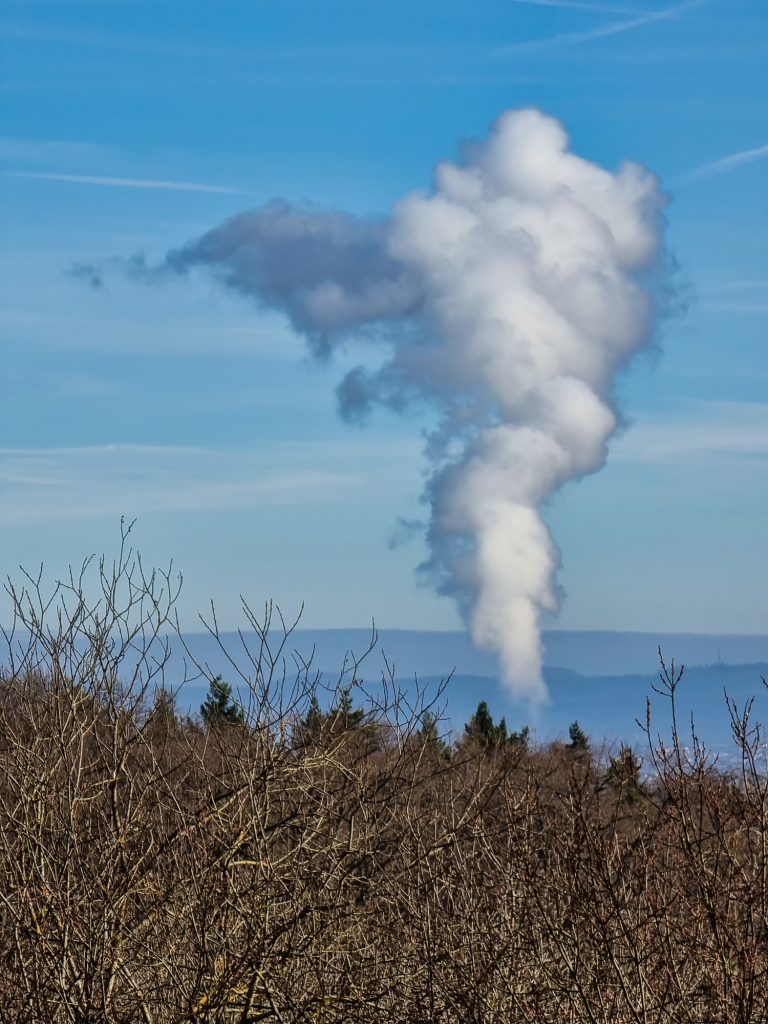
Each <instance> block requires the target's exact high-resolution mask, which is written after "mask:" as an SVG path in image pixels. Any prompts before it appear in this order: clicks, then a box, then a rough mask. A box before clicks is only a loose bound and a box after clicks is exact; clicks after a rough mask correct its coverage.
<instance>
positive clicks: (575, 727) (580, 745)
mask: <svg viewBox="0 0 768 1024" xmlns="http://www.w3.org/2000/svg"><path fill="white" fill-rule="evenodd" d="M568 735H569V736H570V738H571V742H570V743H569V744H568V749H569V750H589V739H588V738H587V734H586V733H585V732H584V730H583V729H582V728H581V726H580V725H579V723H578V722H577V721H574V722H571V724H570V726H569V727H568Z"/></svg>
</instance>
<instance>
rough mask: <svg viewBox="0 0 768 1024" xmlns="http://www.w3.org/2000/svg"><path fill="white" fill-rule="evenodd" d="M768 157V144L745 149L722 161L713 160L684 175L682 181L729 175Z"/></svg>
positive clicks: (725, 157) (723, 158)
mask: <svg viewBox="0 0 768 1024" xmlns="http://www.w3.org/2000/svg"><path fill="white" fill-rule="evenodd" d="M765 157H768V144H766V145H764V146H757V147H756V148H755V149H745V150H742V151H741V152H740V153H732V154H731V155H730V156H724V157H722V158H721V159H720V160H713V161H712V163H710V164H703V165H702V166H701V167H696V168H695V169H694V170H692V171H689V172H688V174H686V175H684V176H683V177H682V178H681V179H680V181H699V180H700V179H702V178H714V177H715V175H718V174H727V172H728V171H733V170H735V169H736V168H737V167H742V166H743V165H744V164H751V163H753V162H754V161H755V160H763V159H764V158H765Z"/></svg>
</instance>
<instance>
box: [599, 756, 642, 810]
mask: <svg viewBox="0 0 768 1024" xmlns="http://www.w3.org/2000/svg"><path fill="white" fill-rule="evenodd" d="M607 778H608V781H609V782H612V783H613V784H614V785H616V786H619V788H620V789H622V790H624V791H625V792H626V794H627V795H628V796H629V797H630V798H631V797H632V796H633V795H635V794H637V793H639V792H640V789H641V785H640V761H639V759H638V757H637V755H636V754H635V752H634V750H633V749H632V747H630V746H627V745H626V744H625V743H622V744H621V747H620V749H619V752H618V754H617V755H616V757H612V758H611V763H610V765H609V766H608V772H607Z"/></svg>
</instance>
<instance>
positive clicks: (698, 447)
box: [611, 401, 768, 466]
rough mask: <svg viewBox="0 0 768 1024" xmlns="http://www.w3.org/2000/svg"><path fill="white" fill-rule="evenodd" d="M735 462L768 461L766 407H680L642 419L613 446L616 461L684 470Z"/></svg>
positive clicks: (683, 404) (720, 403) (710, 404)
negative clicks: (695, 466)
mask: <svg viewBox="0 0 768 1024" xmlns="http://www.w3.org/2000/svg"><path fill="white" fill-rule="evenodd" d="M736 458H742V459H761V460H764V459H768V404H765V403H761V402H729V401H689V402H681V403H680V408H678V409H677V410H676V411H675V412H673V413H670V414H668V415H658V416H655V417H653V416H650V415H646V416H644V418H643V420H642V421H638V422H637V423H636V424H634V425H631V426H630V428H629V429H628V430H627V432H626V433H624V434H623V435H622V436H621V437H620V438H618V439H617V440H616V441H615V442H614V443H613V444H612V446H611V459H612V460H613V461H614V462H631V463H644V464H658V465H671V466H682V465H683V464H689V465H690V464H699V465H702V464H707V463H712V462H715V461H718V462H719V461H721V460H723V459H727V460H729V461H730V462H733V460H734V459H736Z"/></svg>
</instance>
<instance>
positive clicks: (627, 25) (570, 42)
mask: <svg viewBox="0 0 768 1024" xmlns="http://www.w3.org/2000/svg"><path fill="white" fill-rule="evenodd" d="M709 2H711V0H684V2H683V3H679V4H673V5H672V6H671V7H664V8H662V9H661V10H657V11H648V12H646V13H644V14H640V15H638V16H637V17H636V18H630V19H629V20H627V21H612V22H609V23H608V24H607V25H597V26H596V27H595V28H591V29H586V30H585V31H583V32H560V33H558V34H557V35H554V36H547V37H545V38H544V39H526V40H522V41H521V42H518V43H509V44H508V45H506V46H500V47H498V48H497V49H496V50H494V52H493V55H494V56H496V57H508V56H514V55H515V54H517V53H525V52H529V51H537V50H548V49H553V48H555V49H556V48H558V47H561V46H574V45H577V44H578V43H588V42H591V41H592V40H594V39H604V38H606V37H607V36H615V35H619V34H621V33H623V32H632V31H634V30H635V29H639V28H643V27H644V26H646V25H652V24H653V23H654V22H657V21H669V20H672V19H675V18H679V17H681V15H683V14H685V13H686V11H690V10H693V9H694V8H695V7H701V6H703V5H704V4H706V3H709Z"/></svg>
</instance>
